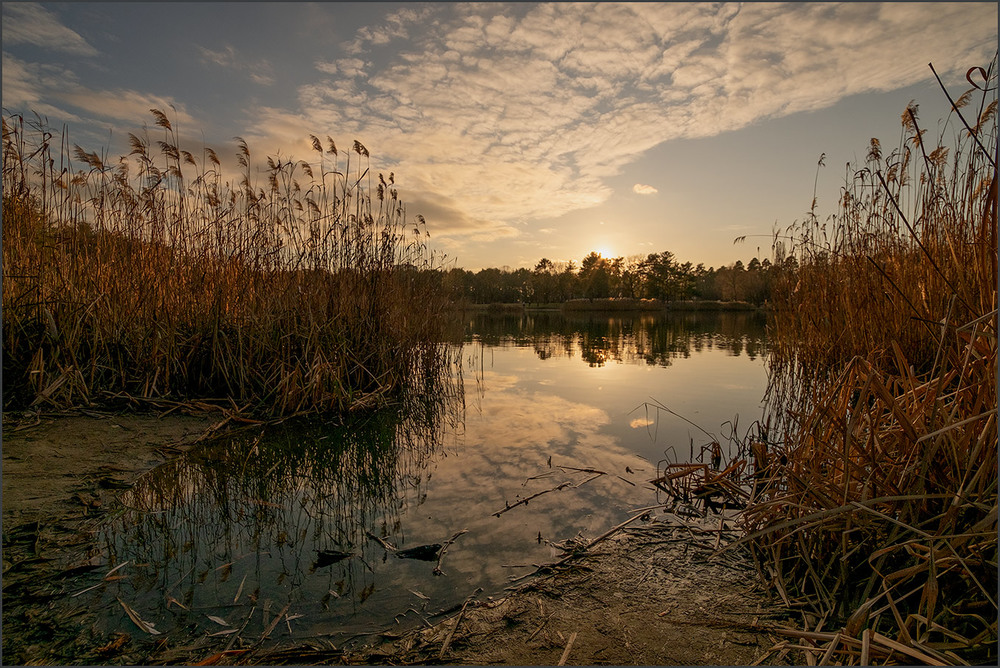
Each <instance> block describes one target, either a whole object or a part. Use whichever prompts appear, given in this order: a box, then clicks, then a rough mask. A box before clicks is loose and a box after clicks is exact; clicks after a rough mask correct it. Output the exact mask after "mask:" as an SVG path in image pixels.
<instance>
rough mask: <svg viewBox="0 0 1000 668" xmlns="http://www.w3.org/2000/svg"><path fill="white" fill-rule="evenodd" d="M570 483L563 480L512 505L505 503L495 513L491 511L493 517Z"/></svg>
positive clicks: (565, 486) (563, 487)
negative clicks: (559, 483)
mask: <svg viewBox="0 0 1000 668" xmlns="http://www.w3.org/2000/svg"><path fill="white" fill-rule="evenodd" d="M572 484H573V483H571V482H564V483H562V484H561V485H557V486H556V487H553V488H552V489H545V490H542V491H541V492H538V493H537V494H532V495H531V496H529V497H525V498H523V499H521V500H520V501H518V502H517V503H515V504H514V505H510V504H509V503H507V504H505V506H504V508H503V509H501V510H498V511H496V512H495V513H493V517H500V516H501V515H503V514H504V513H505V512H507V511H508V510H511V509H513V508H517V507H518V506H520V505H523V504H526V503H528V501H531V500H532V499H537V498H538V497H540V496H541V495H542V494H548V493H549V492H557V491H559V490H560V489H565V488H567V487H569V486H570V485H572Z"/></svg>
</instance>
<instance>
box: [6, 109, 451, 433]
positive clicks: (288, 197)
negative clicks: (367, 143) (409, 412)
mask: <svg viewBox="0 0 1000 668" xmlns="http://www.w3.org/2000/svg"><path fill="white" fill-rule="evenodd" d="M152 113H153V116H154V118H155V119H156V122H155V126H156V127H155V128H154V131H155V132H154V133H153V134H159V138H152V137H150V134H149V133H144V134H143V135H142V136H136V135H134V134H129V140H130V144H131V149H132V150H131V153H130V155H129V156H123V157H121V158H119V159H118V160H117V161H112V160H109V158H108V157H107V156H100V155H98V154H97V153H93V152H87V151H85V150H83V149H82V148H80V147H78V146H77V147H75V148H73V149H71V148H70V143H69V140H68V138H67V136H66V133H65V132H64V133H62V135H61V136H60V135H59V134H58V133H54V132H52V131H50V130H49V129H48V128H47V127H46V126H45V124H44V123H43V122H42V121H41V120H37V119H36V120H35V121H30V120H29V121H25V119H24V118H23V117H21V116H9V117H5V118H4V119H3V219H4V225H3V284H4V301H3V324H4V333H3V352H4V406H5V408H12V407H23V406H28V405H36V406H37V405H47V406H67V405H73V404H88V403H90V402H91V401H94V400H97V398H99V397H101V396H108V395H109V394H110V395H118V394H122V393H124V394H125V395H129V396H135V397H140V398H143V399H151V398H169V397H174V398H205V397H223V398H228V399H229V400H230V401H231V402H232V403H233V404H235V405H237V406H239V407H245V410H246V411H249V412H252V413H255V414H259V415H288V414H292V413H300V412H306V411H311V412H316V411H319V412H326V411H342V410H346V409H347V408H349V407H352V406H359V405H374V404H378V403H380V402H382V401H383V400H384V399H385V398H386V397H388V396H390V395H392V394H394V393H397V392H399V391H401V390H403V389H404V388H405V387H408V386H411V385H412V383H413V382H414V381H415V379H417V378H419V377H420V376H421V375H422V373H423V371H422V370H421V369H423V370H430V369H432V368H433V367H434V366H435V365H440V364H441V363H442V354H443V351H442V349H441V347H440V346H439V345H437V344H436V343H435V341H437V340H440V334H441V326H440V322H441V318H440V316H441V314H442V313H443V312H444V309H445V300H444V299H443V297H441V296H439V295H438V294H437V293H436V292H435V291H434V289H433V286H431V285H430V284H429V282H428V281H426V280H424V279H423V278H422V275H421V274H422V272H423V270H425V269H429V268H433V267H434V266H435V262H436V261H435V259H434V256H433V255H432V254H431V253H429V251H428V249H427V246H426V243H425V240H424V234H425V233H424V232H423V229H422V227H421V225H422V219H421V218H420V217H419V216H418V220H417V223H416V224H413V223H410V222H408V221H407V218H406V212H405V207H404V205H403V204H402V202H401V201H400V200H399V199H398V195H397V192H396V190H395V185H394V176H393V175H392V174H390V175H389V178H388V179H387V180H386V179H385V178H384V177H383V176H382V175H379V181H380V182H379V183H378V184H377V188H376V189H375V190H374V191H373V190H372V188H371V180H372V176H371V171H370V165H369V161H368V151H367V149H366V148H365V147H364V146H363V145H361V144H360V143H358V142H356V143H355V147H354V150H353V151H350V152H348V153H347V155H346V156H342V155H340V154H338V152H337V150H336V147H335V146H334V145H333V143H332V141H331V142H330V147H329V149H327V150H325V151H324V149H323V147H322V145H320V144H319V141H318V139H315V138H314V142H313V148H314V149H315V150H316V151H318V153H319V155H318V156H317V161H318V168H317V167H315V166H314V165H313V164H310V163H308V162H305V161H291V160H279V159H275V158H271V157H268V158H267V160H266V162H267V169H266V170H265V172H264V176H265V181H266V183H265V184H260V183H258V178H257V175H256V174H255V173H254V169H253V166H254V162H253V160H251V154H250V149H249V147H248V146H247V145H246V143H245V142H243V141H242V140H240V141H239V151H238V154H237V161H238V163H239V165H240V167H241V168H242V173H241V174H239V175H237V176H236V177H235V178H233V179H232V180H226V178H227V177H224V176H223V173H222V168H221V163H220V161H219V159H218V156H217V155H216V154H215V152H214V151H213V150H212V149H210V148H207V147H206V148H204V149H203V150H202V151H200V152H199V153H201V154H202V157H201V159H198V158H196V157H195V156H194V155H193V154H192V153H191V152H188V151H186V150H184V149H183V148H181V147H180V145H179V144H180V142H179V139H178V133H177V131H176V129H175V128H174V127H172V125H171V122H170V120H169V119H168V118H167V116H166V115H164V114H163V113H162V112H159V111H157V110H152ZM152 147H158V151H154V150H153V148H152ZM352 154H353V155H352ZM74 159H75V160H74ZM80 165H82V169H78V166H80ZM366 179H367V180H366Z"/></svg>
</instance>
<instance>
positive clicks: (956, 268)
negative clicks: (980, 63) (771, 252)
mask: <svg viewBox="0 0 1000 668" xmlns="http://www.w3.org/2000/svg"><path fill="white" fill-rule="evenodd" d="M974 70H975V71H978V68H973V70H970V75H971V73H972V72H973V71H974ZM982 71H983V72H986V73H987V75H986V77H985V79H986V85H985V86H983V85H976V84H974V87H973V88H972V89H970V90H969V91H968V92H967V93H966V94H964V95H962V96H961V97H960V98H958V100H956V101H955V103H954V108H953V111H952V113H953V114H954V115H955V116H959V117H961V119H962V126H964V128H968V130H966V129H964V128H963V127H958V128H955V129H954V132H953V135H952V136H951V137H950V142H949V141H947V140H948V139H949V138H948V137H946V136H945V135H944V133H942V137H941V139H940V140H939V142H938V144H937V146H935V147H934V148H933V149H931V147H930V144H929V143H928V139H927V138H925V137H924V130H922V129H921V128H920V126H919V120H918V116H917V113H916V112H917V108H916V106H915V105H913V104H911V105H910V107H909V108H908V109H907V110H906V112H905V113H904V114H903V117H902V121H903V135H902V142H901V145H900V147H899V149H898V150H896V151H893V152H892V153H890V154H889V155H886V156H883V155H882V150H881V146H880V144H879V142H878V140H876V139H873V140H872V142H871V147H870V150H869V153H868V156H867V160H866V162H865V164H864V166H862V167H860V168H855V169H854V170H853V173H851V174H850V178H849V180H848V182H847V185H846V187H845V189H844V192H843V196H842V199H841V201H840V207H839V214H838V216H836V217H834V219H833V222H832V224H830V225H829V226H828V225H826V224H821V223H820V222H819V220H818V219H816V218H815V217H811V218H810V219H809V220H807V221H806V222H805V223H803V224H801V225H797V226H796V227H795V229H793V230H790V236H791V237H792V238H793V239H794V243H793V245H792V247H791V249H790V251H791V252H790V254H788V255H786V256H785V257H783V258H778V257H777V256H778V255H780V254H781V253H784V252H785V251H786V250H788V249H786V248H785V247H784V246H783V244H779V243H778V242H777V240H776V244H775V251H776V259H778V260H780V261H781V262H783V265H782V266H783V267H784V273H783V275H782V276H781V277H780V279H779V281H778V283H777V285H776V286H775V292H774V309H773V312H772V315H771V322H770V323H769V330H770V331H769V337H770V351H771V356H770V358H769V385H768V395H767V410H768V414H769V418H770V425H771V428H772V431H771V434H770V440H771V441H772V443H770V444H769V445H768V447H770V448H771V450H772V451H771V452H770V453H767V457H766V458H764V459H760V461H759V464H760V466H759V467H758V469H757V471H756V473H755V477H756V484H755V487H754V493H753V497H752V499H751V501H750V503H749V505H748V507H747V509H746V511H745V512H744V514H743V516H742V522H743V528H744V530H745V531H746V535H745V537H744V538H743V539H742V542H744V543H749V544H750V546H751V547H752V550H753V552H754V556H755V561H756V562H757V563H758V565H759V569H760V570H761V574H762V576H763V577H764V578H765V579H766V580H767V581H768V582H769V583H770V585H771V586H772V587H773V588H774V589H775V591H776V592H777V593H778V594H779V595H780V596H781V597H782V599H783V600H785V602H786V604H787V605H790V606H794V607H801V608H803V609H806V610H812V611H814V612H815V613H816V614H817V616H818V617H820V618H825V619H827V620H828V622H827V626H828V627H829V628H832V626H831V623H832V625H833V626H835V625H836V624H842V625H843V627H842V628H841V629H840V630H839V633H837V634H834V633H830V634H828V635H829V637H826V636H824V637H823V638H824V640H826V641H829V642H831V643H832V644H831V645H830V646H829V647H828V648H827V649H826V651H825V652H824V653H823V656H822V659H823V660H824V662H825V661H826V660H845V661H857V660H859V656H860V660H861V661H862V662H863V661H864V660H878V661H880V662H881V661H890V662H902V663H909V662H912V661H914V660H918V661H922V662H927V663H949V664H952V663H961V662H963V661H968V662H977V663H978V662H986V663H995V662H996V660H997V598H996V587H997V476H996V471H997V410H996V407H997V375H996V374H997V289H996V288H997V236H996V232H997V217H996V216H997V176H996V166H995V161H994V158H993V156H991V155H989V154H987V153H985V152H984V151H983V150H981V148H980V146H994V147H995V146H996V144H997V124H996V107H997V99H996V91H997V88H996V83H997V82H996V61H994V63H993V64H992V65H991V67H990V68H988V70H982ZM971 82H972V79H971V78H970V83H971ZM970 112H971V114H972V115H971V116H970ZM949 120H950V121H952V122H949V124H947V125H946V126H945V132H948V131H950V129H951V128H954V126H955V125H957V123H956V122H953V118H952V119H949ZM949 154H950V158H949ZM850 171H851V170H849V172H850ZM800 637H805V636H800ZM809 638H811V639H813V640H816V639H819V636H817V635H815V634H814V635H812V636H809ZM788 647H793V646H788ZM786 649H787V647H786ZM848 649H849V650H850V655H848V656H841V654H842V653H843V652H844V651H845V650H848ZM809 660H812V659H811V658H810V659H809Z"/></svg>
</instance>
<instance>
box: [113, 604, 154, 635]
mask: <svg viewBox="0 0 1000 668" xmlns="http://www.w3.org/2000/svg"><path fill="white" fill-rule="evenodd" d="M118 602H119V603H121V606H122V608H123V609H124V610H125V614H127V615H128V617H129V619H131V620H132V622H133V623H135V625H136V626H138V627H139V630H141V631H145V632H146V633H148V634H150V635H154V636H158V635H160V632H159V631H157V630H156V629H154V628H153V625H152V624H150V623H149V622H147V621H145V620H144V619H143V618H142V617H140V616H139V613H137V612H136V611H135V610H133V609H132V608H130V607H129V606H128V604H127V603H126V602H125V601H123V600H121V599H120V598H119V599H118Z"/></svg>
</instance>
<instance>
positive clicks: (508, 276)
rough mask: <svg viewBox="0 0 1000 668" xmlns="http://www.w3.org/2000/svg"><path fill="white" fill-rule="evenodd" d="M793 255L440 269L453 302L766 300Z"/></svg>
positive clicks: (593, 259)
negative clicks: (718, 262) (719, 263)
mask: <svg viewBox="0 0 1000 668" xmlns="http://www.w3.org/2000/svg"><path fill="white" fill-rule="evenodd" d="M794 270H795V258H794V257H791V256H789V257H786V258H782V259H780V260H779V261H776V262H774V263H772V262H771V261H770V260H768V259H764V260H759V259H757V258H756V257H755V258H753V259H752V260H750V262H749V263H748V264H746V265H745V266H744V264H743V262H742V261H738V262H736V263H734V264H732V265H730V266H724V267H719V268H718V269H715V268H713V267H709V268H707V269H706V268H705V265H704V264H698V265H693V264H691V263H690V262H683V263H681V262H679V261H678V260H677V259H676V258H675V257H674V254H673V253H671V252H670V251H662V252H660V253H650V254H649V255H646V256H642V255H633V256H629V257H627V258H626V257H616V258H605V257H602V256H601V255H600V254H599V253H596V252H591V253H590V254H588V255H587V256H586V257H585V258H583V260H582V261H581V262H580V264H579V265H577V264H576V263H575V262H573V261H569V262H552V261H551V260H549V259H548V258H542V259H541V260H539V261H538V263H537V264H536V265H535V268H534V269H527V268H521V269H511V268H509V267H502V268H499V269H496V268H490V269H481V270H479V271H475V272H473V271H469V270H467V269H461V268H458V267H455V268H452V269H446V270H439V272H438V276H439V278H440V280H441V283H442V287H443V288H444V289H445V291H446V293H447V294H448V295H449V297H450V298H451V299H452V300H454V301H461V300H467V301H469V302H472V303H474V304H490V303H496V302H501V303H513V302H522V303H527V304H531V303H540V304H545V303H559V302H565V301H567V300H570V299H581V298H583V299H586V298H593V299H599V298H608V297H626V298H631V299H661V300H665V301H680V300H692V299H714V300H725V301H730V300H737V301H745V302H750V303H752V304H756V305H758V306H759V305H762V304H764V303H765V302H767V301H768V300H769V299H770V293H771V285H772V284H773V283H774V280H775V278H776V276H777V275H778V273H779V272H782V271H794Z"/></svg>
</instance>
